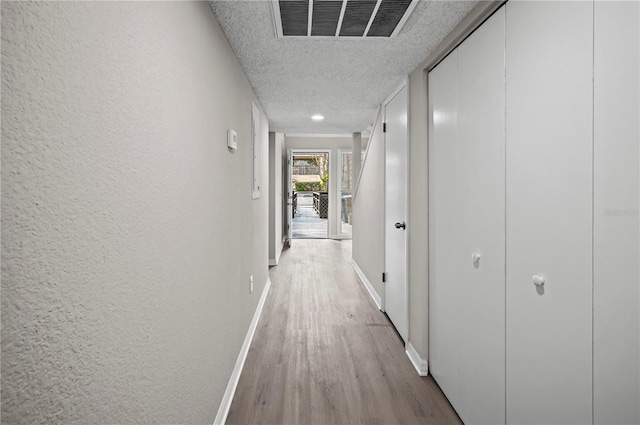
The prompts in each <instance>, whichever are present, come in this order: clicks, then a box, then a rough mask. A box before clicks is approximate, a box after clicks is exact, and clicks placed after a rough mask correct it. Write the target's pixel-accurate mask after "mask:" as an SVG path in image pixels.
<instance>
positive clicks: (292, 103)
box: [210, 0, 478, 134]
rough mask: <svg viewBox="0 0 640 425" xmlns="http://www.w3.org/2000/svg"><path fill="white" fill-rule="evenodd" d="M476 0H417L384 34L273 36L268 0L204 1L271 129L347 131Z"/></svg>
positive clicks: (360, 125) (367, 119)
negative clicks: (401, 20)
mask: <svg viewBox="0 0 640 425" xmlns="http://www.w3.org/2000/svg"><path fill="white" fill-rule="evenodd" d="M316 1H319V0H316ZM351 1H353V0H351ZM477 3H478V1H458V0H454V1H442V0H420V1H418V3H417V5H416V7H415V9H414V10H413V12H412V13H411V14H410V15H409V17H408V19H407V21H406V22H405V24H404V26H403V27H402V29H401V30H400V31H399V32H398V33H397V34H395V35H394V36H393V37H390V38H380V37H376V38H364V37H326V38H325V37H281V38H278V37H277V36H276V29H275V26H274V16H273V10H272V2H271V1H268V0H261V1H255V0H252V1H238V0H233V1H229V0H226V1H212V2H211V3H210V4H211V9H212V10H213V13H214V14H215V16H216V18H217V19H218V22H219V23H220V26H221V27H222V29H223V31H224V33H225V35H226V37H227V39H228V40H229V44H230V45H231V48H232V49H233V51H234V52H235V54H236V56H237V57H238V60H239V61H240V64H241V65H242V67H243V69H244V71H245V73H246V75H247V77H248V78H249V81H250V82H251V84H252V86H253V88H254V90H255V92H256V94H257V96H258V98H259V99H260V102H261V103H262V106H263V107H264V109H265V111H266V113H267V115H268V116H269V124H270V125H269V128H270V131H276V132H282V133H289V134H291V133H295V134H345V133H352V132H356V131H362V130H364V129H365V128H366V127H368V126H370V125H371V124H372V123H373V120H374V119H375V114H376V111H377V108H378V106H379V105H380V104H381V103H382V102H383V101H384V100H385V99H386V98H387V97H388V96H389V95H390V94H391V93H392V92H393V90H395V89H396V88H397V87H398V85H399V84H400V83H401V82H402V81H403V79H404V78H406V76H407V75H408V74H409V73H410V72H411V71H413V70H414V69H415V67H416V66H418V64H419V63H420V62H422V61H423V60H424V59H425V58H426V57H427V56H429V54H430V53H431V52H432V51H433V50H434V49H435V48H436V47H437V46H438V44H439V43H440V42H441V41H442V40H443V39H444V37H445V36H446V35H447V34H448V33H449V32H450V31H451V30H452V29H453V28H454V27H455V26H456V25H457V24H458V23H459V22H460V21H461V20H462V19H463V18H464V17H465V16H466V15H467V13H469V11H470V10H471V9H472V8H473V7H474V6H475V5H476V4H477ZM313 114H322V115H324V116H325V120H324V121H320V122H316V121H312V120H311V116H312V115H313Z"/></svg>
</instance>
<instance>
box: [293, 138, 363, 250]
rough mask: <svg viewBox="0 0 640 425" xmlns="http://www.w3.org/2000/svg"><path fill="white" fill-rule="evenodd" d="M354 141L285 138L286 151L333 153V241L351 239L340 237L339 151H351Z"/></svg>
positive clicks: (330, 173)
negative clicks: (313, 150)
mask: <svg viewBox="0 0 640 425" xmlns="http://www.w3.org/2000/svg"><path fill="white" fill-rule="evenodd" d="M352 147H353V139H352V138H351V135H349V136H345V137H311V136H310V137H285V150H289V149H293V150H295V149H319V150H320V149H326V150H330V151H331V159H330V160H331V163H330V164H329V168H330V169H329V186H330V187H331V189H330V191H331V193H330V194H329V237H330V238H333V239H339V238H347V239H348V238H349V237H348V236H340V235H339V233H340V215H339V214H338V211H339V210H338V207H337V206H336V205H340V204H339V203H338V202H340V201H339V198H338V196H339V193H340V156H339V155H338V150H339V149H348V150H351V148H352Z"/></svg>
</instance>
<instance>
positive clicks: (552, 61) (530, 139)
mask: <svg viewBox="0 0 640 425" xmlns="http://www.w3.org/2000/svg"><path fill="white" fill-rule="evenodd" d="M506 40H507V44H506V108H507V115H506V122H507V125H506V137H507V154H506V157H507V162H506V167H507V180H506V181H507V185H506V193H507V200H506V207H507V213H506V217H507V257H506V258H507V270H506V274H507V289H506V291H507V295H506V297H507V355H506V357H507V369H506V374H507V422H508V423H517V424H527V423H530V424H587V423H591V422H592V369H591V368H592V355H591V350H592V325H591V323H592V290H593V284H592V236H593V232H592V225H593V221H592V206H593V205H592V201H593V199H592V190H593V185H592V178H593V171H592V166H593V156H592V151H593V134H592V122H593V121H592V113H593V103H592V99H593V82H592V74H593V43H592V40H593V4H592V3H590V2H574V1H568V2H539V1H535V2H517V1H514V2H509V3H507V37H506ZM534 276H538V277H535V278H534ZM542 280H544V284H542ZM536 284H537V285H536Z"/></svg>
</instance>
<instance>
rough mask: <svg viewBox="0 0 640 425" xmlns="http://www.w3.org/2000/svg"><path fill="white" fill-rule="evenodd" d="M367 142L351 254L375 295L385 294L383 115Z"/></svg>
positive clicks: (356, 206) (355, 210) (354, 203)
mask: <svg viewBox="0 0 640 425" xmlns="http://www.w3.org/2000/svg"><path fill="white" fill-rule="evenodd" d="M368 143H369V146H368V147H367V155H366V157H365V160H364V162H363V163H362V170H361V174H360V181H359V184H358V187H357V189H356V192H355V196H354V199H353V241H352V250H353V252H352V257H353V261H354V262H355V263H356V264H357V265H358V267H360V269H361V270H362V272H363V273H364V274H365V276H366V278H367V279H368V281H369V282H370V283H371V286H372V287H373V289H374V290H375V292H376V294H377V295H378V296H382V271H383V270H382V250H383V246H382V220H383V217H382V211H383V207H384V204H383V198H382V190H383V183H384V180H383V172H384V163H383V158H384V133H382V117H381V116H380V115H379V116H378V119H377V120H376V125H375V128H374V129H373V131H372V134H371V137H370V138H369V141H368Z"/></svg>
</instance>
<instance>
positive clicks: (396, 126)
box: [383, 83, 409, 342]
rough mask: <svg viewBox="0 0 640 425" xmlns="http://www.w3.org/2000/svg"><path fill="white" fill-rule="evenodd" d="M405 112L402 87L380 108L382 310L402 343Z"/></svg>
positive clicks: (404, 309)
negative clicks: (382, 130)
mask: <svg viewBox="0 0 640 425" xmlns="http://www.w3.org/2000/svg"><path fill="white" fill-rule="evenodd" d="M407 111H408V96H407V86H406V83H405V84H403V85H402V86H401V87H400V88H399V89H398V90H397V91H396V93H394V94H393V95H392V96H391V98H390V99H389V100H388V101H387V102H386V104H385V106H384V115H385V129H386V130H385V138H384V140H385V142H384V145H385V150H384V157H385V161H384V164H385V167H384V209H385V210H384V221H383V223H384V232H383V238H384V267H385V269H384V270H385V273H384V276H385V278H384V280H383V281H384V282H385V284H384V289H383V294H384V310H385V312H386V313H387V315H388V316H389V319H391V322H392V323H393V325H394V326H395V327H396V330H397V331H398V333H399V334H400V336H401V337H402V339H403V340H404V341H405V342H406V341H407V339H408V337H409V317H408V311H409V308H408V303H407V301H408V295H407V292H408V284H407V233H406V228H407V221H408V220H407V198H408V196H407V174H408V173H407V163H408V161H407V153H408V149H407V136H408V131H407Z"/></svg>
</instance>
